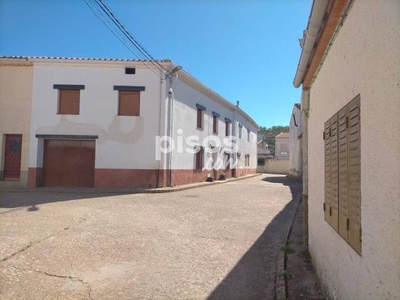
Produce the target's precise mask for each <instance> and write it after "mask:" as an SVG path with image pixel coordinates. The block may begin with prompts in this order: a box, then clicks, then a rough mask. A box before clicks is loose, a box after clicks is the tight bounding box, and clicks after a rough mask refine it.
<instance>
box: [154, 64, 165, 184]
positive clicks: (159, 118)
mask: <svg viewBox="0 0 400 300" xmlns="http://www.w3.org/2000/svg"><path fill="white" fill-rule="evenodd" d="M162 75H163V74H162V72H161V71H160V103H159V114H158V136H159V137H160V136H161V112H162V91H163V82H164V79H163V76H162ZM160 165H161V162H160V160H158V161H157V176H156V188H159V187H160Z"/></svg>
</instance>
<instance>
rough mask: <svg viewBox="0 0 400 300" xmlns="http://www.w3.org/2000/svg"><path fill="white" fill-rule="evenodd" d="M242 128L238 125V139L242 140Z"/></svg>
mask: <svg viewBox="0 0 400 300" xmlns="http://www.w3.org/2000/svg"><path fill="white" fill-rule="evenodd" d="M242 128H243V126H242V125H241V124H239V139H241V138H242Z"/></svg>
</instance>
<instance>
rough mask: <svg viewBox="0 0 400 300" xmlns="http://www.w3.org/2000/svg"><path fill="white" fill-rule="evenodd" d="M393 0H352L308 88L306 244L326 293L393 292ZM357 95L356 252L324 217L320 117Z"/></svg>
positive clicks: (399, 30)
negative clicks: (358, 184) (358, 245)
mask: <svg viewBox="0 0 400 300" xmlns="http://www.w3.org/2000/svg"><path fill="white" fill-rule="evenodd" d="M399 12H400V2H399V1H397V0H386V1H375V0H362V1H361V0H356V1H355V2H354V5H353V7H352V9H351V10H350V13H349V15H348V18H347V20H346V22H345V23H344V26H343V27H342V28H341V30H340V32H339V35H338V36H337V38H336V40H335V42H334V44H333V46H332V48H331V50H330V52H329V54H328V56H327V58H326V60H325V61H324V64H323V67H322V69H321V71H320V73H319V74H318V77H317V79H316V80H315V82H314V84H313V85H312V88H311V98H310V101H311V102H310V118H309V120H308V130H309V143H308V151H309V160H308V166H309V249H310V254H311V257H312V260H313V262H314V264H315V267H316V270H317V273H318V275H319V277H320V278H321V280H322V283H323V286H324V287H325V288H326V290H327V291H328V292H329V294H330V295H331V296H332V297H333V298H334V299H346V300H350V299H371V300H373V299H400V287H399V282H400V250H399V249H400V234H399V228H400V217H399V216H400V201H399V199H400V185H399V178H400V151H399V149H400V134H399V129H400V118H399V116H400V100H399V99H400V83H399V82H400V61H399V57H400V50H399V45H400V18H399ZM358 94H360V96H361V106H360V107H361V226H362V246H361V247H362V250H361V256H360V255H358V254H357V253H356V252H355V251H354V250H353V249H352V248H351V247H350V246H349V245H348V244H347V243H346V242H345V241H344V240H343V239H342V238H341V237H340V236H339V234H338V233H337V232H336V231H334V230H333V229H332V227H330V226H329V224H328V223H327V222H325V220H324V213H323V210H322V204H323V201H324V142H323V140H322V132H323V128H324V122H325V121H327V120H328V119H329V118H330V117H331V116H332V115H334V114H335V113H336V112H338V111H339V110H340V109H341V108H342V107H343V106H345V105H346V104H347V103H348V102H350V101H351V100H352V99H353V98H354V97H355V96H357V95H358Z"/></svg>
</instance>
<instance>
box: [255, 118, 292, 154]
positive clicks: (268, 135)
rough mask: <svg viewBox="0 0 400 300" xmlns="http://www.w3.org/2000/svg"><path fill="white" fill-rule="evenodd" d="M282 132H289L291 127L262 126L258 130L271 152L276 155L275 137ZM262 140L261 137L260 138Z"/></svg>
mask: <svg viewBox="0 0 400 300" xmlns="http://www.w3.org/2000/svg"><path fill="white" fill-rule="evenodd" d="M281 132H289V126H281V125H278V126H272V127H270V128H266V127H265V126H261V127H260V128H259V129H258V133H259V135H260V136H261V138H262V139H263V141H265V142H266V143H267V144H268V146H269V149H270V150H271V152H273V153H275V137H276V136H277V135H278V134H280V133H281ZM259 138H260V137H259Z"/></svg>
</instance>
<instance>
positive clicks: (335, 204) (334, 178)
mask: <svg viewBox="0 0 400 300" xmlns="http://www.w3.org/2000/svg"><path fill="white" fill-rule="evenodd" d="M323 135H324V142H325V203H324V210H325V220H326V221H327V222H328V223H329V224H330V225H331V226H332V227H333V228H334V229H335V230H336V231H338V233H339V234H340V236H341V237H343V239H345V240H346V241H347V242H348V243H349V244H350V245H351V246H352V247H353V248H354V249H355V250H356V251H357V252H358V253H361V168H360V165H361V161H360V136H361V135H360V95H358V96H357V97H356V98H354V99H353V100H352V101H351V102H350V103H349V104H347V105H346V106H345V107H344V108H343V109H341V110H340V111H339V112H338V113H337V114H336V115H335V116H333V117H332V118H331V119H330V120H329V121H327V122H326V123H325V127H324V134H323Z"/></svg>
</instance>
